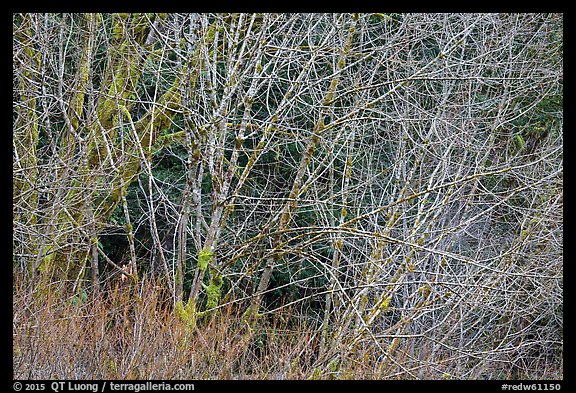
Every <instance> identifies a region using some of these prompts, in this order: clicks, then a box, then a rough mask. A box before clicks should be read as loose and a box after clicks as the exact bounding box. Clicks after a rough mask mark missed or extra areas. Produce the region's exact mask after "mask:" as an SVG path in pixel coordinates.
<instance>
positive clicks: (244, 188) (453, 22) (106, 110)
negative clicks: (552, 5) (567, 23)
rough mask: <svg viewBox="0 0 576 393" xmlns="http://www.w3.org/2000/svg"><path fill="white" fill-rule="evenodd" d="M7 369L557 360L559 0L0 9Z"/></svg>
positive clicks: (465, 375) (545, 364)
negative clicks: (448, 8) (205, 10)
mask: <svg viewBox="0 0 576 393" xmlns="http://www.w3.org/2000/svg"><path fill="white" fill-rule="evenodd" d="M12 150H13V264H12V266H13V270H12V276H13V374H14V377H15V378H17V379H26V378H30V379H441V380H448V379H562V377H563V371H562V370H563V16H562V15H561V14H385V13H363V14H258V13H255V14H192V13H190V14H177V13H174V14H163V13H133V14H132V13H131V14H128V13H126V14H122V13H118V14H96V13H94V14H59V13H54V14H32V13H30V14H14V15H13V146H12Z"/></svg>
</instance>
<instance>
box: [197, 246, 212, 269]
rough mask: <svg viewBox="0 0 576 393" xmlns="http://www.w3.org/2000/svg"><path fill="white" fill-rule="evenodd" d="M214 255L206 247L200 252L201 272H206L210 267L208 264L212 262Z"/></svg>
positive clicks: (199, 263) (199, 265)
mask: <svg viewBox="0 0 576 393" xmlns="http://www.w3.org/2000/svg"><path fill="white" fill-rule="evenodd" d="M213 255H214V254H213V253H212V251H211V250H210V249H209V248H207V247H205V248H203V249H202V250H200V252H199V253H198V268H199V269H200V270H201V271H205V270H206V268H207V267H208V264H209V263H210V262H212V256H213Z"/></svg>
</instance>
